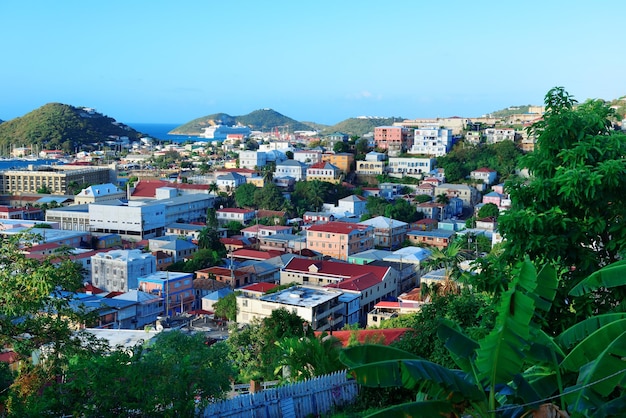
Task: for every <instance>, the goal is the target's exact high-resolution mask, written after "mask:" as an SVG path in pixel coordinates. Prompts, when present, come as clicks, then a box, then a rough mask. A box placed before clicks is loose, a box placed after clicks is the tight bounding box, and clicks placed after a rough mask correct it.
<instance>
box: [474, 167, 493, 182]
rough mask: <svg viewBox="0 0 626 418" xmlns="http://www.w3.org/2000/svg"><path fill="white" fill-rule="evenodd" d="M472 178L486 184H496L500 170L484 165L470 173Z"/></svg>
mask: <svg viewBox="0 0 626 418" xmlns="http://www.w3.org/2000/svg"><path fill="white" fill-rule="evenodd" d="M470 178H471V179H474V180H477V181H480V182H483V183H484V184H488V185H491V184H494V183H495V182H496V179H497V178H498V172H497V171H496V170H492V169H490V168H487V167H482V168H479V169H477V170H474V171H472V172H471V173H470Z"/></svg>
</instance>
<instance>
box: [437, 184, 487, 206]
mask: <svg viewBox="0 0 626 418" xmlns="http://www.w3.org/2000/svg"><path fill="white" fill-rule="evenodd" d="M440 194H444V195H446V196H448V197H458V198H459V199H461V200H463V206H464V207H466V208H467V207H474V205H476V204H477V203H478V202H479V201H480V193H479V192H478V190H477V189H476V188H475V187H472V186H467V185H465V184H452V183H442V184H440V185H438V186H435V196H439V195H440Z"/></svg>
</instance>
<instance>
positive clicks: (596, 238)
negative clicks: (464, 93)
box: [499, 87, 626, 331]
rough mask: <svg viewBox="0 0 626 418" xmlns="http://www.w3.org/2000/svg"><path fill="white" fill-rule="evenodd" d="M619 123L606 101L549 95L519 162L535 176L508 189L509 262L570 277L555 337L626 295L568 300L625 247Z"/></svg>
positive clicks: (505, 231) (625, 177) (625, 172)
mask: <svg viewBox="0 0 626 418" xmlns="http://www.w3.org/2000/svg"><path fill="white" fill-rule="evenodd" d="M613 117H614V114H613V110H612V109H611V108H610V107H608V106H607V105H606V104H605V103H604V102H602V101H588V102H586V103H584V104H582V105H579V106H576V101H575V100H574V99H573V98H572V97H571V96H570V95H569V94H567V92H565V91H564V90H563V89H562V88H560V87H559V88H554V89H552V90H550V92H548V94H547V95H546V113H545V115H544V117H543V120H542V121H540V122H538V123H537V124H535V125H534V126H533V127H532V129H531V132H530V133H531V134H534V135H536V137H537V144H536V149H535V151H534V152H533V153H531V154H529V155H528V156H526V157H524V159H523V160H522V161H521V163H522V165H523V166H524V167H527V168H528V170H529V172H530V176H531V177H530V178H529V179H517V180H515V181H510V182H509V183H507V190H508V191H509V193H510V195H511V202H512V208H511V209H510V210H508V211H507V212H505V213H504V214H502V215H501V216H500V218H499V229H500V232H501V233H502V235H503V237H504V238H505V244H504V254H503V257H504V258H505V260H506V261H507V262H508V263H509V264H511V263H512V261H513V260H519V259H520V258H522V257H524V256H525V255H529V256H530V257H532V258H533V259H536V260H545V261H551V262H555V263H557V264H558V265H559V266H561V267H562V268H563V269H564V270H567V272H566V273H565V274H564V276H563V280H561V283H560V286H561V289H560V296H559V297H557V299H556V301H555V305H556V307H555V308H556V309H555V310H554V317H553V318H552V322H553V326H554V330H555V331H557V330H559V329H563V328H564V327H566V326H569V325H571V324H572V323H574V322H575V321H577V320H580V319H582V318H585V317H587V316H589V315H590V314H592V313H597V312H598V311H599V312H604V311H607V310H610V309H613V307H615V306H616V305H618V304H621V303H622V301H623V300H624V297H625V296H626V292H625V291H624V290H623V289H620V288H616V289H612V290H611V291H601V292H598V293H596V294H592V295H585V296H584V297H581V298H574V299H572V298H571V297H569V296H567V294H568V292H569V290H570V289H571V288H572V287H573V286H574V285H576V284H577V283H578V282H579V281H580V280H581V279H582V278H583V277H586V276H588V275H589V274H591V273H593V272H594V271H596V270H597V269H598V268H600V267H602V266H606V265H608V264H610V263H613V262H615V261H617V260H619V259H621V258H622V256H623V251H624V249H625V248H626V229H625V228H624V225H623V222H624V219H625V218H626V194H624V191H623V190H624V185H625V184H626V160H624V155H625V154H626V134H624V133H621V132H616V131H613V130H611V127H612V120H613Z"/></svg>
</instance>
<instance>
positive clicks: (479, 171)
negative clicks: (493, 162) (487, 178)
mask: <svg viewBox="0 0 626 418" xmlns="http://www.w3.org/2000/svg"><path fill="white" fill-rule="evenodd" d="M474 172H478V173H495V172H496V170H492V169H490V168H487V167H481V168H479V169H477V170H474Z"/></svg>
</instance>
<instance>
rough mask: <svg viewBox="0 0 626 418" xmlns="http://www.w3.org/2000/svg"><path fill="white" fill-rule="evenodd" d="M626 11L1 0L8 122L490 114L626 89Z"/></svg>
mask: <svg viewBox="0 0 626 418" xmlns="http://www.w3.org/2000/svg"><path fill="white" fill-rule="evenodd" d="M625 18H626V2H624V1H623V0H615V1H612V0H606V1H601V2H596V3H592V2H589V1H584V2H583V1H577V0H571V1H562V0H552V1H546V0H543V1H534V0H529V1H525V2H508V1H489V0H483V1H480V0H479V1H467V0H463V1H451V0H440V1H426V0H423V1H422V0H407V1H396V0H387V1H367V0H361V1H347V0H345V1H341V0H333V1H325V0H316V1H297V0H291V1H278V0H276V1H273V0H268V1H259V0H251V1H243V0H240V1H237V0H231V1H209V0H205V1H199V0H198V1H194V0H187V1H185V0H180V1H176V2H174V1H159V0H145V1H144V0H131V1H128V0H124V1H118V0H107V1H73V0H64V1H49V0H40V1H35V0H33V1H23V0H3V1H2V2H0V54H1V56H2V61H1V64H0V119H3V120H9V119H11V118H14V117H18V116H22V115H24V114H26V113H28V112H30V111H32V110H34V109H36V108H38V107H40V106H43V105H44V104H46V103H49V102H61V103H66V104H71V105H75V106H89V107H94V108H96V109H97V110H98V111H100V112H102V113H104V114H106V115H108V116H111V117H113V118H115V119H117V120H118V121H120V122H124V123H132V122H143V123H150V122H154V123H157V122H163V123H184V122H187V121H189V120H192V119H195V118H198V117H201V116H205V115H209V114H212V113H216V112H226V113H228V114H231V115H243V114H247V113H249V112H251V111H253V110H256V109H260V108H266V107H270V108H273V109H275V110H277V111H279V112H281V113H283V114H285V115H287V116H290V117H292V118H294V119H297V120H301V121H314V122H319V123H325V124H335V123H337V122H339V121H341V120H344V119H346V118H349V117H354V116H360V115H370V116H401V117H405V118H418V117H437V116H441V117H445V116H466V117H472V116H480V115H482V114H485V113H488V112H491V111H494V110H499V109H502V108H505V107H507V106H510V105H523V104H541V103H542V102H543V97H544V95H545V93H546V92H547V91H548V90H549V89H550V88H551V87H554V86H564V87H565V88H566V90H567V91H568V92H569V93H570V94H572V95H574V96H575V97H576V98H577V99H578V100H579V101H583V100H585V99H587V98H602V99H614V98H617V97H621V96H623V95H624V94H626V83H624V81H623V77H624V69H626V54H624V39H625V38H624V31H623V22H624V19H625Z"/></svg>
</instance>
